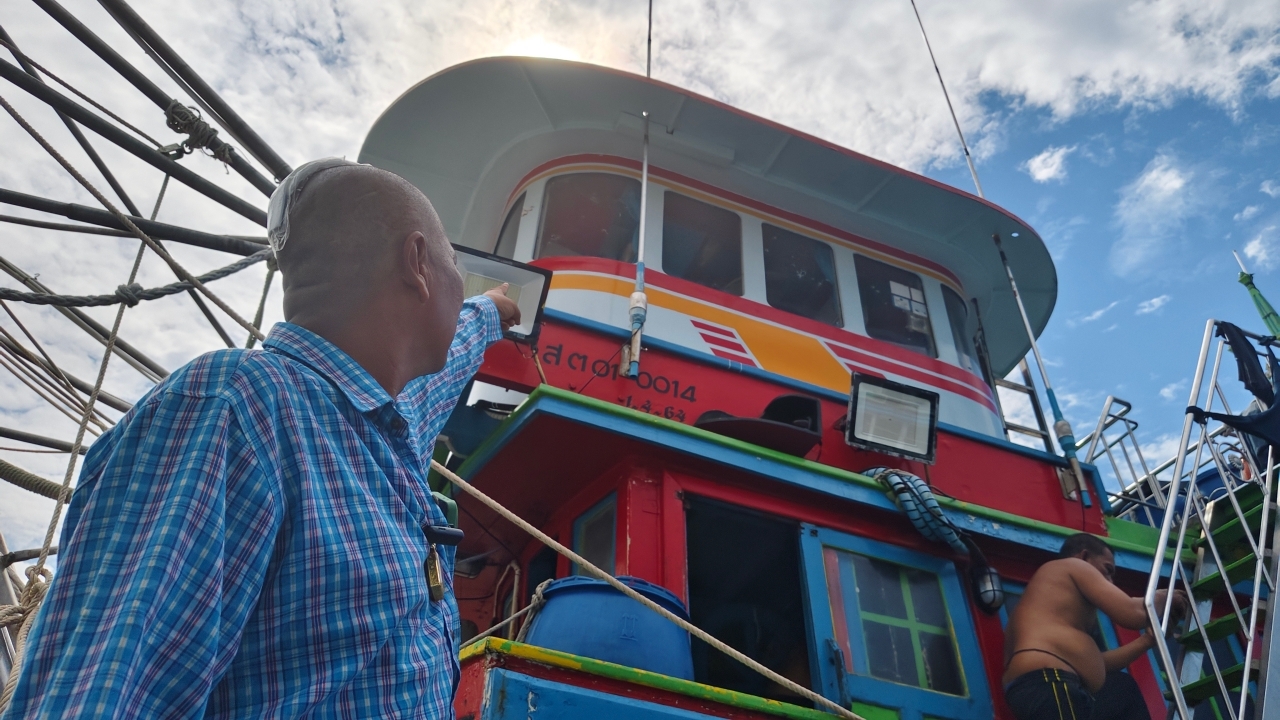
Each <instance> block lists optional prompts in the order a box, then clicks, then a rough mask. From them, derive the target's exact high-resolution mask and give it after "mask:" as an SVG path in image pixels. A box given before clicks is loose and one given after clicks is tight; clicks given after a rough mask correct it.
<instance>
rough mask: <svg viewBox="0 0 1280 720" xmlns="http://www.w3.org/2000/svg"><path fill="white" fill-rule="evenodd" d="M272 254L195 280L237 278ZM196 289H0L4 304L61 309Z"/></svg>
mask: <svg viewBox="0 0 1280 720" xmlns="http://www.w3.org/2000/svg"><path fill="white" fill-rule="evenodd" d="M271 254H272V251H271V249H270V248H268V249H266V250H260V251H258V252H256V253H254V254H253V255H250V256H249V257H247V258H243V259H241V260H237V261H236V262H233V263H231V264H230V265H227V266H226V267H221V268H218V269H217V270H213V271H210V272H207V273H205V274H204V275H201V276H199V277H197V278H194V279H195V280H197V281H198V282H200V283H208V282H213V281H214V280H221V279H222V278H224V277H227V276H228V275H234V274H235V273H238V272H240V271H241V270H244V269H245V268H247V267H249V266H251V265H256V264H258V263H260V262H262V261H263V260H266V259H268V258H269V257H271ZM195 287H196V284H195V283H192V282H189V281H186V280H183V281H179V282H175V283H169V284H168V285H161V286H160V287H155V288H150V289H144V288H143V287H142V286H141V285H139V284H137V283H129V284H128V285H120V286H118V287H117V288H116V291H115V292H113V293H111V294H110V295H50V294H48V293H32V292H22V291H21V290H14V289H12V288H0V300H13V301H15V302H24V303H28V304H30V305H57V306H58V307H104V306H107V305H117V304H120V303H124V304H125V305H128V306H129V307H133V306H135V305H137V304H138V303H140V302H142V301H144V300H159V299H160V298H163V297H169V296H170V295H177V294H178V293H180V292H186V291H187V290H191V289H193V288H195ZM259 322H261V321H259Z"/></svg>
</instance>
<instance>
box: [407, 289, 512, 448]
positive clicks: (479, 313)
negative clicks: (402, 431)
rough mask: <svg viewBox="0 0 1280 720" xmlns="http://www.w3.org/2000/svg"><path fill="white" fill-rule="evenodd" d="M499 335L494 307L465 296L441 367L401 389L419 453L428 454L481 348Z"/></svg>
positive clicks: (479, 359)
mask: <svg viewBox="0 0 1280 720" xmlns="http://www.w3.org/2000/svg"><path fill="white" fill-rule="evenodd" d="M501 339H502V322H501V320H500V318H499V316H498V307H497V306H496V305H494V304H493V301H492V300H490V299H489V298H487V297H485V296H483V295H480V296H477V297H473V298H470V299H468V300H467V301H466V302H464V303H463V304H462V312H461V313H459V315H458V330H457V332H456V333H455V334H454V336H453V344H452V345H450V346H449V359H448V360H447V361H446V362H445V366H444V369H443V370H441V371H440V372H438V373H435V374H434V375H425V376H423V377H420V378H417V379H416V380H414V381H413V382H411V383H409V385H408V386H407V387H406V388H405V389H404V392H403V393H401V395H400V398H399V402H400V403H404V404H407V405H408V406H409V408H411V409H412V414H413V417H414V418H415V419H416V420H415V424H416V427H415V428H414V431H415V433H416V435H417V437H418V441H419V447H420V449H421V452H422V454H423V457H428V456H430V454H431V448H432V447H433V446H434V445H435V440H436V436H437V435H439V434H440V430H441V429H443V428H444V424H445V421H447V420H448V419H449V414H450V413H451V412H453V408H454V406H455V405H457V404H458V395H459V394H461V393H462V389H463V388H465V387H466V386H467V383H468V382H470V381H471V377H472V376H473V375H475V374H476V371H477V370H479V369H480V364H481V363H483V362H484V352H485V350H487V349H488V348H489V346H490V345H493V344H494V343H496V342H498V341H499V340H501Z"/></svg>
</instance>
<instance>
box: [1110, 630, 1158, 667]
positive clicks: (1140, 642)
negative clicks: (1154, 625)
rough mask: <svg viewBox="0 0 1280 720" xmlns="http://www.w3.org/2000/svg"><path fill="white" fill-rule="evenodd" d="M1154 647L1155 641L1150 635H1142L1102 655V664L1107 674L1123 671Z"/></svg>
mask: <svg viewBox="0 0 1280 720" xmlns="http://www.w3.org/2000/svg"><path fill="white" fill-rule="evenodd" d="M1155 646H1156V639H1155V636H1153V635H1152V634H1151V633H1142V634H1141V635H1139V636H1138V639H1137V640H1134V641H1132V642H1129V643H1126V644H1124V645H1121V646H1120V647H1118V648H1116V649H1115V650H1108V651H1106V652H1104V653H1102V662H1103V663H1104V664H1105V665H1106V667H1107V672H1111V671H1112V670H1123V669H1125V668H1127V667H1129V665H1131V664H1132V663H1133V661H1134V660H1137V659H1138V658H1140V657H1142V654H1143V653H1145V652H1147V651H1148V650H1150V649H1151V648H1153V647H1155Z"/></svg>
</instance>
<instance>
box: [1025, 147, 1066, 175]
mask: <svg viewBox="0 0 1280 720" xmlns="http://www.w3.org/2000/svg"><path fill="white" fill-rule="evenodd" d="M1075 149H1076V146H1075V145H1069V146H1061V147H1048V148H1045V149H1044V151H1043V152H1041V153H1040V154H1039V155H1036V156H1035V157H1033V158H1031V159H1030V160H1028V161H1026V162H1025V163H1023V164H1022V165H1021V166H1020V167H1021V169H1022V170H1023V171H1025V172H1026V173H1027V174H1028V175H1030V176H1031V179H1032V180H1035V181H1036V182H1038V183H1047V182H1049V181H1050V180H1066V179H1067V156H1068V155H1070V154H1071V153H1072V152H1074V151H1075Z"/></svg>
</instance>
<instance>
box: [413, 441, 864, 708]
mask: <svg viewBox="0 0 1280 720" xmlns="http://www.w3.org/2000/svg"><path fill="white" fill-rule="evenodd" d="M431 467H432V468H434V469H435V471H436V472H438V473H440V474H441V475H442V476H444V477H445V478H446V479H448V480H449V482H451V483H453V484H454V485H456V486H457V487H458V488H460V489H462V490H463V491H464V492H466V493H467V494H468V495H470V496H471V497H473V498H475V499H476V500H479V501H480V502H481V503H483V504H484V505H485V506H486V507H488V508H489V509H490V510H492V511H494V512H496V513H498V514H499V515H501V516H502V517H504V518H506V519H507V521H509V522H511V523H512V524H514V525H515V526H516V527H518V528H520V529H521V530H524V531H525V532H527V533H529V534H530V535H532V536H533V537H535V538H537V539H538V540H539V541H540V542H542V544H543V545H546V546H547V547H549V548H551V549H552V550H555V551H556V552H558V553H560V554H561V555H563V556H565V557H567V558H569V560H570V561H571V562H573V563H576V564H577V565H578V567H580V568H582V569H583V570H585V571H586V572H587V573H588V574H590V575H594V576H595V577H597V578H599V579H601V580H603V581H605V582H606V583H608V584H609V585H610V586H612V587H613V589H615V590H617V591H618V592H620V593H622V594H623V595H626V596H627V597H629V598H631V599H632V600H635V601H636V602H638V603H640V604H641V605H644V606H645V607H647V608H649V609H650V610H652V611H654V612H656V613H658V614H659V615H661V616H662V617H664V618H666V619H668V620H670V621H671V622H673V623H675V624H676V625H677V626H678V627H679V628H680V629H681V630H684V631H685V632H687V633H689V634H690V635H692V636H694V637H696V638H698V639H699V640H701V641H703V642H705V643H706V644H708V645H710V646H711V647H713V648H715V649H716V650H719V651H720V652H722V653H724V654H725V655H728V656H729V657H731V658H733V659H734V660H737V661H738V662H740V663H742V664H743V665H746V666H747V667H748V668H751V669H752V670H754V671H756V672H758V673H760V674H761V675H763V676H765V677H766V678H768V679H769V680H771V681H773V682H775V683H777V684H779V685H781V686H782V687H784V688H786V689H788V690H790V691H791V692H793V693H795V694H797V695H799V696H801V697H803V698H805V699H806V700H810V701H812V702H814V703H816V704H817V705H820V706H822V707H824V708H826V709H828V710H831V711H832V712H834V713H836V714H837V715H839V716H840V717H843V718H848V719H849V720H865V718H863V717H862V716H861V715H858V714H856V713H854V712H853V711H852V710H849V709H848V708H846V707H844V706H842V705H840V704H839V703H835V702H832V701H831V700H828V699H827V698H825V697H823V696H821V695H819V694H818V693H815V692H814V691H812V690H810V689H809V688H807V687H804V686H803V685H800V684H799V683H796V682H795V681H793V680H789V679H787V678H785V677H783V676H781V675H779V674H778V673H776V672H774V671H773V670H770V669H769V668H767V667H765V666H764V665H761V664H760V663H759V662H756V661H755V660H753V659H751V658H749V657H747V656H746V655H744V654H742V653H741V652H739V651H737V650H735V649H733V648H732V647H729V646H728V645H726V644H724V643H723V642H721V641H719V640H717V639H715V638H714V637H712V636H711V635H709V634H707V633H706V632H705V631H703V630H702V629H700V628H698V627H696V626H694V625H693V624H692V623H690V622H689V621H688V620H685V619H684V618H682V617H680V616H678V615H676V614H675V613H673V612H671V611H670V610H668V609H666V608H664V607H662V606H661V605H659V604H657V603H656V602H654V601H652V600H650V599H649V598H647V597H645V596H644V595H641V594H640V593H638V592H636V591H635V590H633V589H631V588H629V587H627V586H626V585H624V584H623V583H622V582H621V581H619V580H618V579H617V578H615V577H614V576H612V575H610V574H609V573H607V572H605V571H604V570H601V569H600V568H598V567H596V566H595V565H593V564H592V563H591V562H589V561H588V560H587V559H586V558H584V557H582V556H581V555H579V554H578V553H576V552H574V551H572V550H570V549H569V548H567V547H565V546H564V545H561V544H560V543H559V542H557V541H556V540H555V538H553V537H551V536H550V535H547V534H546V533H544V532H542V531H541V530H539V529H538V528H536V527H534V526H533V525H530V524H529V523H528V522H526V521H525V520H524V519H523V518H521V517H520V516H519V515H516V514H515V513H513V512H511V511H510V510H508V509H506V508H505V507H503V506H502V505H501V504H500V503H499V502H498V501H497V500H494V499H493V498H491V497H489V496H488V495H486V494H484V493H483V492H481V491H480V490H479V489H477V488H476V487H475V486H474V485H472V484H471V483H469V482H467V481H466V480H463V479H462V478H460V477H458V475H457V474H456V473H454V472H453V471H452V470H450V469H449V468H447V467H445V466H444V465H442V464H440V463H439V462H438V461H436V460H432V461H431Z"/></svg>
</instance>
